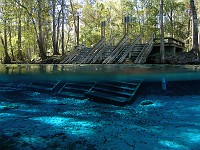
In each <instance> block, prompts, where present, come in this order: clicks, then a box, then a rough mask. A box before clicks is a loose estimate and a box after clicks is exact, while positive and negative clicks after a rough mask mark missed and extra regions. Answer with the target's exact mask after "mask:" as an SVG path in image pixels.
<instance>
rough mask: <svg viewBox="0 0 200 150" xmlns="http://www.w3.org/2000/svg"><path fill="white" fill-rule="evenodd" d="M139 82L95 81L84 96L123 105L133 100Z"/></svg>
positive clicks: (97, 100)
mask: <svg viewBox="0 0 200 150" xmlns="http://www.w3.org/2000/svg"><path fill="white" fill-rule="evenodd" d="M141 83H142V82H141V81H134V82H129V83H127V82H117V81H113V82H111V81H109V82H97V83H96V84H95V85H94V86H93V87H92V88H91V89H90V90H89V91H88V92H86V93H85V96H86V97H88V98H90V99H91V100H93V101H96V102H101V103H107V104H113V105H119V106H124V105H126V104H130V103H132V102H133V101H134V98H135V96H136V92H137V90H138V88H139V86H140V85H141Z"/></svg>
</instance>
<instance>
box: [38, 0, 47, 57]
mask: <svg viewBox="0 0 200 150" xmlns="http://www.w3.org/2000/svg"><path fill="white" fill-rule="evenodd" d="M41 13H42V5H41V0H38V29H39V37H38V38H37V42H38V46H39V50H40V57H41V58H42V59H46V54H45V52H44V43H43V35H42V18H41Z"/></svg>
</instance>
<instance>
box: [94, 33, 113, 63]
mask: <svg viewBox="0 0 200 150" xmlns="http://www.w3.org/2000/svg"><path fill="white" fill-rule="evenodd" d="M114 39H115V36H113V37H112V38H111V39H110V41H109V42H108V43H107V44H106V45H104V47H103V48H102V49H100V50H99V51H97V53H96V55H95V56H94V57H93V59H92V61H91V62H90V63H91V64H92V63H95V62H96V61H97V60H98V59H99V57H100V55H102V53H103V52H104V51H105V50H106V49H107V47H108V46H109V45H111V44H112V43H113V41H114Z"/></svg>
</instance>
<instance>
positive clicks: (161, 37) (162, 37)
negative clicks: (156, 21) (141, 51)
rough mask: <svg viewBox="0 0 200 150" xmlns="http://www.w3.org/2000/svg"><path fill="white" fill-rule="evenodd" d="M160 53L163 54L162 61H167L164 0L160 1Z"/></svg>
mask: <svg viewBox="0 0 200 150" xmlns="http://www.w3.org/2000/svg"><path fill="white" fill-rule="evenodd" d="M160 54H161V63H165V46H164V26H163V0H161V1H160Z"/></svg>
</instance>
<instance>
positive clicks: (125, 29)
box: [124, 17, 127, 35]
mask: <svg viewBox="0 0 200 150" xmlns="http://www.w3.org/2000/svg"><path fill="white" fill-rule="evenodd" d="M126 24H127V22H126V17H124V35H126V31H127V28H126V27H127V26H126Z"/></svg>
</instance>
